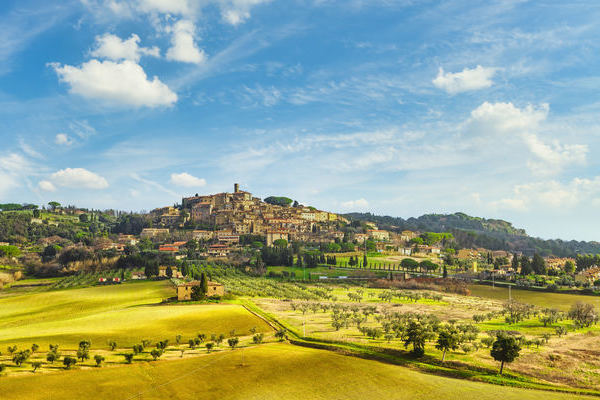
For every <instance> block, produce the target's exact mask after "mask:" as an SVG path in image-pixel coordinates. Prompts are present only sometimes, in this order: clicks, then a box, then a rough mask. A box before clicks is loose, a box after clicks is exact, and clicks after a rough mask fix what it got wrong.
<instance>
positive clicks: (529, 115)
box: [467, 101, 550, 135]
mask: <svg viewBox="0 0 600 400" xmlns="http://www.w3.org/2000/svg"><path fill="white" fill-rule="evenodd" d="M549 109H550V107H549V105H548V104H546V103H543V104H541V105H540V106H539V107H538V108H535V107H534V106H532V105H531V104H529V105H527V106H526V107H525V108H523V109H520V108H518V107H516V106H515V105H514V104H513V103H489V102H487V101H486V102H484V103H483V104H481V105H480V106H479V107H477V108H476V109H475V110H473V111H471V117H470V118H469V120H468V121H467V125H468V128H469V129H470V130H471V131H475V132H476V133H478V134H485V135H492V134H500V135H502V134H510V133H526V132H532V131H535V130H537V129H538V127H539V125H540V123H541V122H542V121H544V120H545V119H546V117H547V116H548V111H549Z"/></svg>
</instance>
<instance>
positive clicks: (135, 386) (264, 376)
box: [0, 344, 585, 400]
mask: <svg viewBox="0 0 600 400" xmlns="http://www.w3.org/2000/svg"><path fill="white" fill-rule="evenodd" d="M242 356H243V365H242ZM66 382H68V384H66ZM0 393H2V396H3V398H7V399H11V400H21V399H27V400H30V399H33V400H35V399H40V400H41V399H44V400H45V399H48V398H49V395H50V394H51V396H52V398H60V399H66V400H69V399H82V398H94V399H98V400H103V399H111V400H113V399H123V400H127V399H144V400H149V399H150V400H152V399H167V398H169V399H175V398H176V399H181V400H185V399H261V400H269V399H287V400H294V399H298V400H300V399H302V400H304V399H361V400H362V399H415V400H419V399H423V400H425V399H450V398H460V399H462V400H470V399H477V400H492V399H502V400H513V399H514V400H517V399H518V400H529V399H532V400H533V399H539V398H544V399H546V400H563V399H564V400H571V399H573V400H574V399H582V398H585V397H583V396H575V395H568V394H559V393H550V392H537V391H533V390H527V389H519V388H510V387H504V386H490V385H488V384H485V383H478V382H469V381H461V380H456V379H451V378H444V377H439V376H435V375H427V374H423V373H419V372H416V371H413V370H410V369H408V368H403V367H398V366H394V365H389V364H383V363H379V362H376V361H369V360H363V359H359V358H355V357H347V356H343V355H339V354H335V353H332V352H327V351H323V350H315V349H310V348H304V347H296V346H291V345H287V344H265V345H262V346H257V347H252V348H248V349H244V350H241V349H238V350H233V351H229V350H227V351H223V352H220V353H214V354H210V355H206V356H201V357H195V358H187V359H183V360H172V361H160V362H148V363H136V364H134V365H127V366H119V367H103V368H100V369H95V368H94V369H87V370H75V371H63V372H58V373H54V374H35V375H34V374H29V375H28V376H20V377H15V378H11V379H0Z"/></svg>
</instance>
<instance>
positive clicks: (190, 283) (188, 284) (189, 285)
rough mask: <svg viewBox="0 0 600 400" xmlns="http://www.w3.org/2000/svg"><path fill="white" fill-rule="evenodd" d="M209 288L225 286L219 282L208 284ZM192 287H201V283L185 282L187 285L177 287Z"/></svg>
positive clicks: (181, 284) (182, 284)
mask: <svg viewBox="0 0 600 400" xmlns="http://www.w3.org/2000/svg"><path fill="white" fill-rule="evenodd" d="M207 285H208V286H223V284H221V283H219V282H210V281H208V282H207ZM191 286H200V281H191V282H185V283H180V284H178V285H177V287H191Z"/></svg>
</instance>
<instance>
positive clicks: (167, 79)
mask: <svg viewBox="0 0 600 400" xmlns="http://www.w3.org/2000/svg"><path fill="white" fill-rule="evenodd" d="M56 3H60V4H59V5H57V4H56ZM598 20H600V3H598V2H596V1H579V2H576V3H573V4H570V3H568V2H561V1H547V2H539V1H530V2H528V1H485V2H484V1H482V2H474V1H447V2H434V1H410V0H405V1H393V0H369V1H367V0H364V1H361V0H345V1H335V0H286V1H278V0H130V1H125V0H77V1H75V0H73V1H61V2H47V1H32V0H20V1H10V0H5V1H3V2H2V3H1V4H0V31H2V32H3V34H2V37H3V39H2V41H0V135H1V136H2V143H3V145H2V147H0V201H2V202H8V201H11V202H33V203H37V204H44V203H47V202H48V201H51V200H56V201H59V202H62V203H67V204H76V205H79V206H83V207H94V208H118V209H127V210H150V209H152V208H155V207H158V206H162V205H166V204H173V203H176V202H179V201H180V198H181V196H182V195H189V194H194V193H196V192H198V193H214V192H218V191H224V190H231V187H232V184H233V182H239V183H240V184H241V185H242V187H243V188H244V189H246V190H249V191H251V192H252V193H254V194H256V195H257V196H260V197H266V196H269V195H287V196H289V197H292V198H294V199H297V200H298V201H300V202H301V203H303V204H309V205H313V206H315V207H318V208H320V209H326V210H332V211H337V212H349V211H371V212H374V213H377V214H388V215H393V216H401V217H410V216H418V215H421V214H424V213H430V212H436V213H445V212H456V211H462V212H466V213H469V214H472V215H477V216H485V217H490V218H503V219H507V220H509V221H511V222H513V223H514V224H515V225H516V226H519V227H523V228H525V229H526V230H527V231H528V232H529V233H530V234H533V235H537V236H541V237H544V238H563V239H580V240H598V239H600V237H599V235H598V229H597V221H598V220H599V219H600V212H599V210H600V169H599V163H600V162H599V160H598V157H596V156H595V155H596V154H598V150H599V145H600V140H599V136H600V113H599V112H600V90H599V89H600V74H599V72H598V71H600V41H598V40H597V39H598V37H600V25H598V23H597V21H598Z"/></svg>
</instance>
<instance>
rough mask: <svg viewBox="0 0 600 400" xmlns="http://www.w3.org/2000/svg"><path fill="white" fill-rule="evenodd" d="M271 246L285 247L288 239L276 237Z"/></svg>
mask: <svg viewBox="0 0 600 400" xmlns="http://www.w3.org/2000/svg"><path fill="white" fill-rule="evenodd" d="M273 246H275V247H279V248H282V249H285V248H286V247H288V241H287V240H285V239H277V240H275V241H273Z"/></svg>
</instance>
